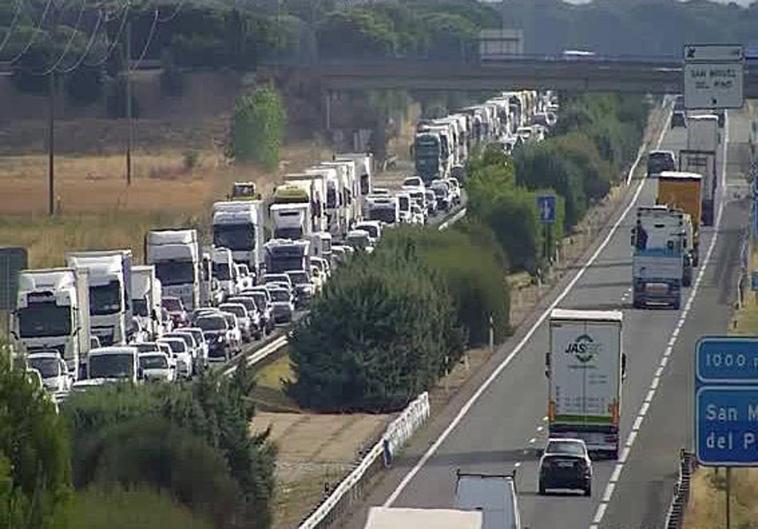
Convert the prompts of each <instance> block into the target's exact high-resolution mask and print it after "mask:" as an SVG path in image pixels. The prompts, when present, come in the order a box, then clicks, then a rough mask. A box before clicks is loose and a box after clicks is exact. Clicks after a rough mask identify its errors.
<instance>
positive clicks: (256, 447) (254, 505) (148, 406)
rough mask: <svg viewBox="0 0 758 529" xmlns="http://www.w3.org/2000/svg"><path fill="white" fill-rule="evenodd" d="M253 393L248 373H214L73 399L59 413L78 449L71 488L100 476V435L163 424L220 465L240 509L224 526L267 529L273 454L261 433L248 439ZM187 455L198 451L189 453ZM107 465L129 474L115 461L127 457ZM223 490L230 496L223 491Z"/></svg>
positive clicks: (198, 479)
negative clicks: (140, 423)
mask: <svg viewBox="0 0 758 529" xmlns="http://www.w3.org/2000/svg"><path fill="white" fill-rule="evenodd" d="M253 387H254V379H253V374H252V372H251V371H250V370H249V369H238V370H237V371H236V372H235V374H234V376H232V377H231V378H230V379H229V378H224V377H221V376H219V375H218V374H214V375H206V376H203V377H201V378H200V379H198V380H197V381H196V382H195V383H193V384H191V385H187V386H168V385H165V386H163V385H147V386H140V387H131V386H114V387H104V388H98V389H97V390H94V391H89V392H87V393H83V394H73V395H71V397H69V399H67V400H66V402H65V404H64V406H63V409H62V413H63V415H64V417H65V418H66V420H67V422H68V424H69V426H70V429H71V432H72V437H73V441H74V443H75V445H76V446H77V447H78V448H77V451H76V452H75V454H74V461H73V466H74V475H75V482H76V483H77V484H78V485H79V486H83V485H86V484H87V483H90V482H92V481H95V480H96V478H97V477H98V468H101V465H100V464H99V461H101V459H100V454H101V453H102V452H101V449H100V448H98V447H100V446H101V445H102V442H103V441H102V440H103V438H104V437H107V436H109V435H116V433H117V432H118V431H119V428H122V427H123V426H122V425H123V424H125V423H129V422H131V421H135V420H137V419H145V420H147V419H148V418H151V419H156V420H157V419H161V418H162V419H164V420H166V421H168V422H169V423H170V424H171V425H172V427H176V428H179V429H181V430H183V431H186V432H187V433H188V434H189V435H190V436H195V437H196V438H198V439H200V440H202V441H203V442H204V443H206V444H207V446H208V447H209V448H210V449H212V451H213V452H214V453H216V454H217V455H218V457H220V458H222V459H223V461H224V462H225V464H226V466H227V468H228V473H229V476H230V477H231V479H232V480H233V482H234V483H236V487H237V488H238V489H239V491H240V493H241V494H240V495H234V497H235V498H236V499H237V500H238V501H237V500H236V501H237V503H238V505H237V507H236V510H233V511H230V512H229V513H228V519H227V523H229V524H233V523H241V522H240V520H245V523H246V524H247V525H246V526H245V527H252V528H255V529H258V528H267V527H269V526H270V524H271V511H270V499H271V496H272V493H273V487H274V480H273V467H274V455H275V453H274V449H273V447H272V446H271V444H270V443H269V442H268V434H267V433H266V434H262V435H258V436H252V437H251V436H250V434H249V424H250V420H251V419H252V418H253V416H254V414H255V408H254V405H253V403H252V402H251V399H250V398H249V395H250V393H251V391H252V389H253ZM145 428H147V433H145V436H146V438H150V439H153V440H154V441H155V442H157V437H156V436H153V437H150V436H149V435H148V433H150V430H149V428H148V427H147V426H145ZM167 428H168V427H167ZM167 431H168V430H167ZM170 431H174V430H173V429H171V430H170ZM114 432H116V433H114ZM177 435H179V434H177ZM150 443H153V441H150ZM188 443H189V441H188ZM148 444H149V443H148ZM190 445H191V443H190V444H189V445H188V446H190ZM151 446H152V447H153V448H152V450H158V449H159V448H160V446H162V445H160V444H157V445H156V444H153V445H151ZM188 449H189V448H188ZM193 450H201V449H200V448H197V447H195V448H193ZM134 456H135V457H137V456H138V454H134ZM177 457H178V456H177ZM213 457H216V456H213ZM179 459H181V458H179ZM109 461H113V462H115V463H114V465H111V466H109V467H108V473H109V475H130V474H129V472H130V471H129V468H127V467H125V468H120V467H118V463H119V462H121V463H122V464H124V465H127V461H126V460H125V459H119V458H113V459H111V460H109ZM127 466H128V465H127ZM212 470H213V467H208V470H207V472H211V471H212ZM118 472H123V473H125V474H118ZM174 472H175V473H176V474H175V475H182V476H185V477H186V480H187V481H186V482H187V483H192V484H193V486H194V485H195V484H197V486H198V487H200V485H201V484H202V483H203V482H204V481H205V480H206V478H205V477H203V476H195V475H193V474H192V472H193V470H192V468H187V469H174ZM216 476H217V478H218V479H219V480H221V481H219V482H220V483H222V482H225V481H223V479H222V476H220V474H216ZM145 479H146V480H147V478H145ZM126 481H128V480H126ZM148 481H149V480H148ZM153 483H154V482H153ZM191 490H194V489H191ZM197 490H200V489H199V488H198V489H197ZM225 490H227V492H228V491H229V489H228V488H227V489H225ZM172 493H173V494H174V496H175V497H181V496H180V490H172ZM228 493H229V494H231V493H230V492H228ZM237 496H241V498H237ZM222 503H224V502H222ZM213 512H214V513H215V512H216V511H213ZM225 526H227V527H236V526H235V525H225Z"/></svg>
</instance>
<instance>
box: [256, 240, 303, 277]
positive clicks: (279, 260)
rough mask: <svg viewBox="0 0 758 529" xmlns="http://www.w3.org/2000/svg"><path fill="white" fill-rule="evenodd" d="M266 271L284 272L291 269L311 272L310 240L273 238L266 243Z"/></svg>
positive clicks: (270, 272) (272, 272)
mask: <svg viewBox="0 0 758 529" xmlns="http://www.w3.org/2000/svg"><path fill="white" fill-rule="evenodd" d="M264 251H265V261H266V273H267V274H283V273H285V272H289V271H290V270H301V271H304V272H308V273H310V270H311V263H310V242H309V241H292V240H289V239H271V240H270V241H268V242H267V243H266V244H265V245H264Z"/></svg>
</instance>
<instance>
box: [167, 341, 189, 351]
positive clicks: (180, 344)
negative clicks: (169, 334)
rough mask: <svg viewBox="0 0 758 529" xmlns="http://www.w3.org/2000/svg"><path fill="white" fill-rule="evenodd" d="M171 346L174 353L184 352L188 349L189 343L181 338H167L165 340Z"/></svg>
mask: <svg viewBox="0 0 758 529" xmlns="http://www.w3.org/2000/svg"><path fill="white" fill-rule="evenodd" d="M162 343H167V344H168V346H169V347H170V348H171V352H172V353H184V352H186V351H187V344H186V343H184V340H182V339H181V338H175V339H173V340H166V341H165V342H162Z"/></svg>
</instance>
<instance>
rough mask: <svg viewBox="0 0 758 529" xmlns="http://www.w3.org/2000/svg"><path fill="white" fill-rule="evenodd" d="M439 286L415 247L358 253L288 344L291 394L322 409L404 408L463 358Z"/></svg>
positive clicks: (458, 331) (439, 281) (457, 330)
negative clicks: (291, 366)
mask: <svg viewBox="0 0 758 529" xmlns="http://www.w3.org/2000/svg"><path fill="white" fill-rule="evenodd" d="M455 322H456V315H455V312H454V309H453V300H452V298H451V296H450V294H449V293H448V291H447V288H446V287H445V284H444V280H443V279H442V278H441V277H440V275H439V274H438V273H436V272H435V271H433V270H432V269H430V268H429V267H428V266H427V265H426V264H425V263H424V261H423V259H422V258H421V257H420V255H419V252H418V249H417V248H416V246H415V244H414V243H413V242H412V241H408V242H407V244H404V245H401V244H397V245H388V246H387V247H384V248H383V247H382V245H380V247H379V249H378V250H377V251H376V252H374V254H372V255H370V256H368V255H357V256H355V257H354V258H352V259H351V260H350V261H349V262H348V263H347V264H345V265H344V266H343V267H342V269H341V270H340V273H339V274H338V275H337V276H335V277H334V278H333V279H332V280H331V281H330V282H329V283H328V284H327V285H326V287H325V289H324V291H323V294H322V295H321V296H320V297H318V298H316V299H315V300H314V302H313V304H312V308H311V312H310V314H309V315H308V317H307V318H305V319H304V320H302V321H301V322H299V323H298V324H297V325H296V326H295V328H294V331H293V335H292V338H291V340H290V344H291V350H290V359H291V361H292V364H293V370H294V372H295V375H296V381H295V382H294V383H292V384H289V385H288V386H287V390H288V392H289V394H290V395H291V396H292V397H293V398H295V399H296V400H297V401H298V403H299V404H301V405H302V406H304V407H309V408H315V409H318V410H322V411H367V412H387V411H393V410H398V409H400V408H402V407H404V406H405V405H406V404H407V403H408V402H409V401H410V400H411V399H413V398H415V397H416V396H417V395H418V394H419V393H421V392H423V391H424V390H426V389H428V388H429V387H431V386H432V384H434V382H435V381H436V380H437V378H438V377H439V376H440V374H442V373H444V372H445V370H446V369H447V368H449V367H450V365H451V364H452V363H453V362H455V361H457V359H458V358H460V356H461V354H462V351H463V342H464V333H463V331H462V330H461V329H460V328H459V327H458V326H457V325H456V323H455Z"/></svg>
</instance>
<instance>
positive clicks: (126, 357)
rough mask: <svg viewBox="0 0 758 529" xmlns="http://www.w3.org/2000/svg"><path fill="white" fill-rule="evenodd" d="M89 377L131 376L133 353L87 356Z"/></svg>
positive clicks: (132, 372)
mask: <svg viewBox="0 0 758 529" xmlns="http://www.w3.org/2000/svg"><path fill="white" fill-rule="evenodd" d="M88 361H89V378H132V377H133V376H134V355H133V354H131V353H114V354H96V355H92V354H91V355H90V356H89V360H88Z"/></svg>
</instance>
